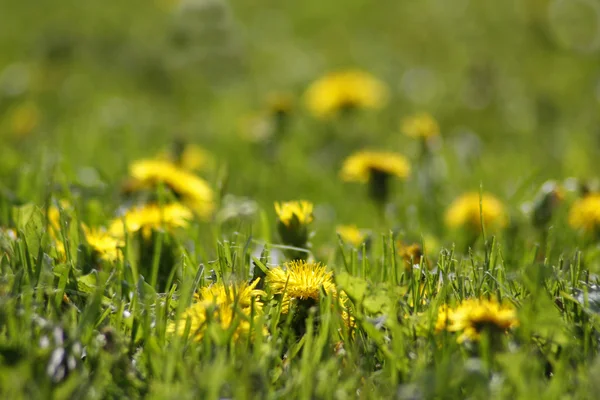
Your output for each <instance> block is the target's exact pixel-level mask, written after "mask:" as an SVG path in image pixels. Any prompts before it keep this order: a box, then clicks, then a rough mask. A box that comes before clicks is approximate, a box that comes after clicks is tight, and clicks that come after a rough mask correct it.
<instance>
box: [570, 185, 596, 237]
mask: <svg viewBox="0 0 600 400" xmlns="http://www.w3.org/2000/svg"><path fill="white" fill-rule="evenodd" d="M569 225H571V227H572V228H574V229H581V230H583V231H584V232H590V233H593V232H596V231H597V230H598V228H599V227H600V193H590V194H588V195H586V196H584V197H582V198H580V199H577V200H575V202H574V203H573V205H572V206H571V209H570V211H569Z"/></svg>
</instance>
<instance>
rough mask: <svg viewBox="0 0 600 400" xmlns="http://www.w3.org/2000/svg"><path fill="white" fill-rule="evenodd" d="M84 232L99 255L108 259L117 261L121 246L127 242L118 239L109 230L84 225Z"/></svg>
mask: <svg viewBox="0 0 600 400" xmlns="http://www.w3.org/2000/svg"><path fill="white" fill-rule="evenodd" d="M82 228H83V233H84V234H85V240H86V241H87V243H88V245H89V246H90V247H91V248H92V249H93V250H94V251H95V252H97V253H98V255H99V256H100V257H101V258H103V259H105V260H108V261H116V260H117V259H118V258H119V256H120V254H121V253H120V251H119V248H121V247H123V246H124V245H125V243H124V242H123V240H122V239H117V238H115V237H114V236H112V235H111V234H109V233H108V232H107V231H104V230H100V229H98V228H88V227H87V226H85V225H84V226H83V227H82Z"/></svg>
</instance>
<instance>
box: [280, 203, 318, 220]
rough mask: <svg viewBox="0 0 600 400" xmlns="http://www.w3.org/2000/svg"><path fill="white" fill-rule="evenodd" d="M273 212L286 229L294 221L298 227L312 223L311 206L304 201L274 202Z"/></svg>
mask: <svg viewBox="0 0 600 400" xmlns="http://www.w3.org/2000/svg"><path fill="white" fill-rule="evenodd" d="M275 212H276V213H277V218H279V221H281V223H282V224H284V225H285V226H287V227H290V226H292V225H293V224H294V223H295V221H297V222H296V223H298V224H300V225H308V224H310V223H311V222H312V221H313V204H312V203H311V202H309V201H306V200H300V201H286V202H282V203H279V202H276V203H275Z"/></svg>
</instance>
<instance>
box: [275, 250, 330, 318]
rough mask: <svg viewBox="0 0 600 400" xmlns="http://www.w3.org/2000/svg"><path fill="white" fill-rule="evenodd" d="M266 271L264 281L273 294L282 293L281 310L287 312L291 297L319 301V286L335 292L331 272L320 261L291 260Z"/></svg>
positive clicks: (327, 291) (326, 290) (326, 291)
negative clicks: (283, 265) (282, 266)
mask: <svg viewBox="0 0 600 400" xmlns="http://www.w3.org/2000/svg"><path fill="white" fill-rule="evenodd" d="M285 267H286V268H285V269H283V268H281V267H276V268H272V269H270V270H269V271H267V279H266V282H267V284H268V285H269V287H270V288H271V291H272V292H273V293H274V294H283V300H282V312H283V313H287V312H288V310H289V303H290V301H291V300H292V299H300V300H307V299H312V300H314V301H317V302H318V301H319V298H320V293H321V288H323V289H324V290H325V293H333V294H336V287H335V283H334V282H333V272H331V271H327V268H326V267H325V266H324V265H321V264H320V263H314V262H306V261H291V262H289V263H286V264H285Z"/></svg>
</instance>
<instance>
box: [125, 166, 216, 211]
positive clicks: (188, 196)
mask: <svg viewBox="0 0 600 400" xmlns="http://www.w3.org/2000/svg"><path fill="white" fill-rule="evenodd" d="M130 173H131V176H132V177H133V178H134V179H136V180H137V181H139V182H140V183H142V184H143V185H146V186H154V185H156V184H158V183H163V184H165V185H166V186H168V187H169V188H170V189H171V190H173V192H174V193H175V194H176V195H177V196H179V197H180V198H181V199H182V201H184V202H185V203H186V204H188V205H189V206H190V208H192V209H193V210H194V211H195V212H196V213H197V214H199V216H201V217H208V216H210V214H211V213H212V211H213V209H214V204H213V191H212V189H211V188H210V186H209V185H208V184H207V183H206V182H205V181H204V180H203V179H201V178H199V177H198V176H196V175H194V174H192V173H190V172H188V171H186V170H184V169H182V168H179V167H177V166H176V165H175V164H173V163H172V162H169V161H165V160H141V161H137V162H135V163H133V164H132V165H131V167H130Z"/></svg>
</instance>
